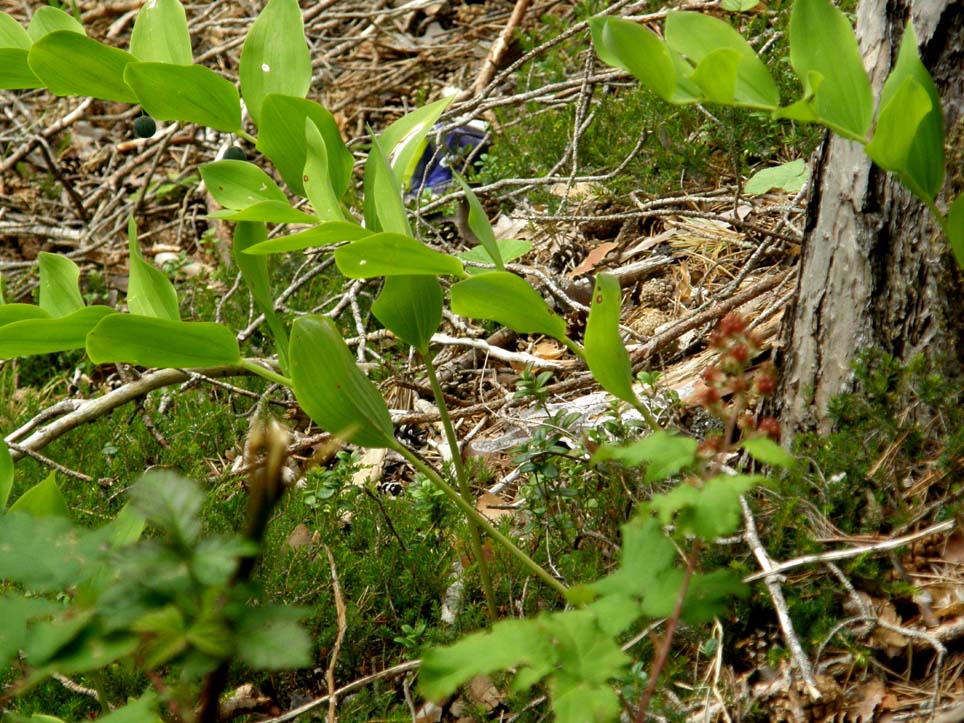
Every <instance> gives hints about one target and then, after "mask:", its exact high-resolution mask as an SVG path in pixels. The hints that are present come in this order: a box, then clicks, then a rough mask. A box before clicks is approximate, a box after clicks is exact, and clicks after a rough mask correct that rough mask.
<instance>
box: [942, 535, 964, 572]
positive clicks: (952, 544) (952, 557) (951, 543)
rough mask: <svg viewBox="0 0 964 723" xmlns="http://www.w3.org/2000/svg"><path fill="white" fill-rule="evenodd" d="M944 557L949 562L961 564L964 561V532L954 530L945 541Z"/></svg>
mask: <svg viewBox="0 0 964 723" xmlns="http://www.w3.org/2000/svg"><path fill="white" fill-rule="evenodd" d="M942 557H943V558H944V559H945V560H946V561H947V562H953V563H954V564H957V565H960V564H961V563H964V533H962V532H961V531H960V530H954V532H952V533H951V534H950V535H949V536H948V538H947V539H946V540H945V541H944V554H943V555H942Z"/></svg>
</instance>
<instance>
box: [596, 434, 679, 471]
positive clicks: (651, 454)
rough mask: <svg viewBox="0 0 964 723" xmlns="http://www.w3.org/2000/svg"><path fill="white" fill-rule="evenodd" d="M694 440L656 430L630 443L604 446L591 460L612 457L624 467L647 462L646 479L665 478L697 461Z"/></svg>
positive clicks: (597, 460)
mask: <svg viewBox="0 0 964 723" xmlns="http://www.w3.org/2000/svg"><path fill="white" fill-rule="evenodd" d="M696 447H697V444H696V440H695V439H692V438H690V437H683V436H680V435H678V434H671V433H670V432H666V431H659V432H655V433H653V434H651V435H649V436H648V437H644V438H643V439H640V440H639V441H637V442H633V443H632V444H629V445H626V446H623V447H616V446H613V445H603V446H602V447H600V448H599V450H598V451H597V452H596V454H594V455H593V458H592V461H593V463H598V462H604V461H607V460H615V461H616V462H620V463H621V464H623V465H625V466H627V467H638V466H640V465H642V464H645V465H646V475H645V476H644V478H643V480H644V481H645V482H655V481H657V480H661V479H667V478H669V477H672V476H673V475H674V474H676V473H677V472H679V471H680V470H682V469H685V468H686V467H689V466H690V465H691V464H693V462H694V461H695V460H696Z"/></svg>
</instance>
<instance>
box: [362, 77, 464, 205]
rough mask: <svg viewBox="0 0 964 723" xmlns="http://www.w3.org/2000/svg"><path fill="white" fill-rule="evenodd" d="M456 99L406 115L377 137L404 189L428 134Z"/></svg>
mask: <svg viewBox="0 0 964 723" xmlns="http://www.w3.org/2000/svg"><path fill="white" fill-rule="evenodd" d="M453 100H455V96H454V95H452V96H449V97H447V98H442V99H441V100H437V101H435V102H434V103H429V104H428V105H426V106H422V107H421V108H417V109H416V110H413V111H412V112H410V113H406V114H405V115H403V116H402V117H401V118H399V119H398V120H396V121H394V122H393V123H392V124H391V125H389V126H388V128H386V129H385V130H384V131H382V133H381V135H379V136H378V141H379V143H380V144H381V147H382V150H383V151H384V152H385V154H386V155H387V156H388V158H389V160H390V161H391V165H392V171H393V172H394V173H395V176H396V178H398V180H399V183H400V185H401V187H402V188H408V187H409V185H410V183H411V179H412V174H413V173H414V172H415V168H416V166H417V165H418V161H419V158H421V156H422V153H423V152H424V150H425V146H426V144H427V143H428V140H427V136H428V133H429V131H430V130H432V127H433V126H434V125H435V123H436V122H437V121H438V119H439V117H441V115H442V113H443V112H445V109H446V108H448V106H449V105H450V104H451V103H452V101H453Z"/></svg>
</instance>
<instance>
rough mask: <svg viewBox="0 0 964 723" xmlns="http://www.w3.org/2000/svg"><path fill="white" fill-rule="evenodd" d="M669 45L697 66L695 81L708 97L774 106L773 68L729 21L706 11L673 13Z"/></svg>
mask: <svg viewBox="0 0 964 723" xmlns="http://www.w3.org/2000/svg"><path fill="white" fill-rule="evenodd" d="M665 32H666V44H667V46H669V48H670V49H671V50H673V51H675V52H677V53H679V54H681V55H683V56H685V57H686V58H687V60H688V61H689V62H690V63H692V64H693V65H695V66H696V71H695V73H694V76H693V80H694V81H695V82H696V83H697V84H698V85H699V86H700V88H702V90H703V91H704V92H705V93H706V96H707V98H708V99H709V100H712V101H715V102H719V103H727V104H729V103H732V104H735V105H739V106H745V107H750V108H767V109H773V108H776V107H777V106H778V105H779V104H780V92H779V91H778V90H777V86H776V83H774V82H773V78H772V77H770V71H769V70H767V67H766V65H764V64H763V61H761V60H760V58H759V57H758V56H757V54H756V52H755V51H754V50H753V48H752V47H751V46H750V44H749V43H748V42H746V40H744V39H743V37H742V36H741V35H740V34H739V33H738V32H737V31H736V30H734V29H733V27H732V26H731V25H730V24H729V23H726V22H724V21H723V20H720V19H719V18H715V17H713V16H712V15H707V14H704V13H691V12H671V13H669V15H667V17H666V31H665Z"/></svg>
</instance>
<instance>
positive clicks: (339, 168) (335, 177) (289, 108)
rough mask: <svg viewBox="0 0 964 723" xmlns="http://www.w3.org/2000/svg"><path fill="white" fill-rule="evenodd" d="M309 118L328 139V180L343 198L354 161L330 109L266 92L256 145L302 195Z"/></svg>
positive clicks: (339, 196)
mask: <svg viewBox="0 0 964 723" xmlns="http://www.w3.org/2000/svg"><path fill="white" fill-rule="evenodd" d="M309 118H310V119H311V121H312V122H314V124H315V127H316V128H317V129H318V130H319V131H320V132H321V136H322V138H323V139H324V141H325V150H326V151H327V153H328V178H329V182H330V183H331V187H332V189H334V192H335V196H336V197H337V198H339V199H340V198H342V196H344V195H345V191H346V190H348V186H349V184H350V182H351V174H352V168H353V167H354V163H355V161H354V158H352V155H351V152H350V151H349V150H348V148H346V147H345V142H344V141H343V140H342V138H341V133H340V132H339V130H338V125H337V124H336V123H335V119H334V118H333V117H332V115H331V113H329V112H328V111H327V110H326V109H325V108H323V107H321V106H320V105H318V104H317V103H315V102H314V101H311V100H305V99H304V98H295V97H292V96H288V95H279V94H277V93H271V94H269V95H267V96H265V99H264V104H263V105H262V107H261V122H260V123H259V124H258V145H257V148H258V150H259V151H261V152H262V153H263V154H264V155H266V156H267V157H268V158H270V159H271V162H272V163H274V165H275V168H277V169H278V173H280V174H281V177H282V178H283V179H284V181H285V183H287V184H288V187H289V188H290V189H291V190H292V191H294V192H295V193H297V194H299V195H302V196H303V195H304V194H305V186H304V181H303V180H302V175H303V174H304V169H305V159H306V158H307V141H306V138H305V132H304V127H305V120H306V119H309Z"/></svg>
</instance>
